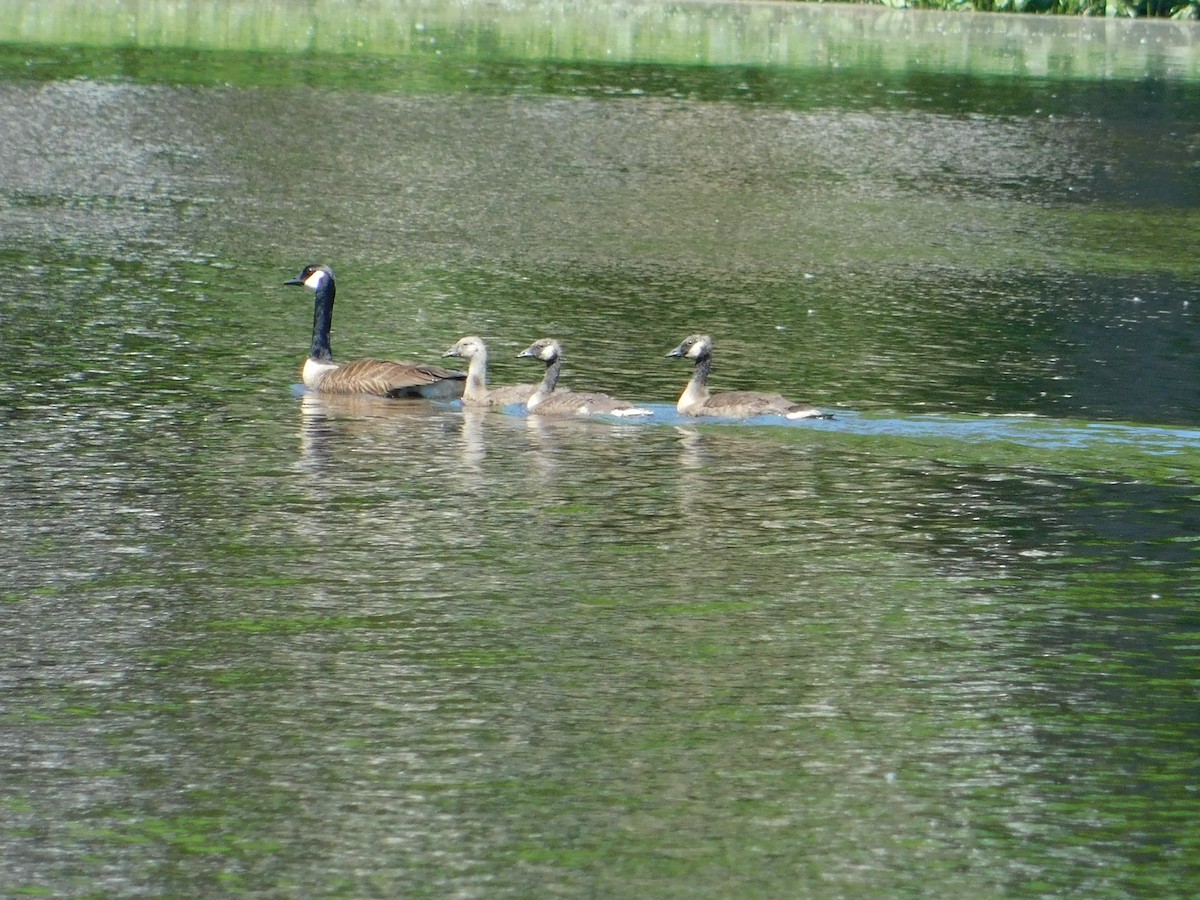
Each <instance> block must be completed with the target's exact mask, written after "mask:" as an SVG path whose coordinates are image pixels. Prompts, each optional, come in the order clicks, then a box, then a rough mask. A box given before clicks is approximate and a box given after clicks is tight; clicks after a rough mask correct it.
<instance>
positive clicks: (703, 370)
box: [686, 355, 712, 400]
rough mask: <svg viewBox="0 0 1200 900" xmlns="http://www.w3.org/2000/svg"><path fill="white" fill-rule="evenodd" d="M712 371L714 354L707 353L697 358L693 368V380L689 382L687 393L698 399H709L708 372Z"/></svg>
mask: <svg viewBox="0 0 1200 900" xmlns="http://www.w3.org/2000/svg"><path fill="white" fill-rule="evenodd" d="M711 371H712V356H711V355H705V356H702V357H700V358H699V359H698V360H696V367H695V368H694V369H692V380H691V381H689V382H688V386H687V392H686V393H687V394H688V396H689V397H690V398H693V399H696V400H706V399H708V373H709V372H711Z"/></svg>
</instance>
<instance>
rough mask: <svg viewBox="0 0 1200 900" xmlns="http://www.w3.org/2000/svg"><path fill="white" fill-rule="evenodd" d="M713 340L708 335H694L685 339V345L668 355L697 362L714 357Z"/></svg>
mask: <svg viewBox="0 0 1200 900" xmlns="http://www.w3.org/2000/svg"><path fill="white" fill-rule="evenodd" d="M712 346H713V345H712V338H710V337H709V336H708V335H707V334H693V335H692V336H691V337H686V338H684V339H683V343H682V344H680V345H679V346H678V347H676V348H675V349H674V350H672V351H671V352H670V353H668V354H667V356H668V357H671V356H675V357H682V358H684V359H693V360H696V361H699V360H702V359H706V358H708V357H710V356H712Z"/></svg>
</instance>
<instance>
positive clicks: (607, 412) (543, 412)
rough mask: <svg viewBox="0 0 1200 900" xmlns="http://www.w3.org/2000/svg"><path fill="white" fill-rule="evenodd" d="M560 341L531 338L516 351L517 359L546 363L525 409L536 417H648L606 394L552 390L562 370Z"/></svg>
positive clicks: (634, 407) (637, 408)
mask: <svg viewBox="0 0 1200 900" xmlns="http://www.w3.org/2000/svg"><path fill="white" fill-rule="evenodd" d="M562 356H563V349H562V344H560V343H559V342H558V341H556V340H554V339H553V338H543V339H542V340H540V341H534V342H533V343H532V344H530V345H529V346H528V347H526V348H525V349H524V350H522V351H521V352H520V353H518V354H517V358H518V359H538V360H541V361H542V362H544V363H545V364H546V375H545V377H543V378H542V383H541V384H540V385H538V388H537V390H536V391H534V392H533V394H532V395H530V397H529V399H528V400H526V401H525V408H526V409H528V410H529V411H530V412H531V413H535V414H537V415H539V416H652V415H654V413H653V411H652V410H649V409H642V408H641V407H638V406H634V405H633V404H632V403H626V402H625V401H624V400H617V399H615V398H613V397H610V396H608V395H607V394H597V393H593V392H591V391H556V390H555V387H556V386H557V384H558V376H559V374H560V373H561V372H562Z"/></svg>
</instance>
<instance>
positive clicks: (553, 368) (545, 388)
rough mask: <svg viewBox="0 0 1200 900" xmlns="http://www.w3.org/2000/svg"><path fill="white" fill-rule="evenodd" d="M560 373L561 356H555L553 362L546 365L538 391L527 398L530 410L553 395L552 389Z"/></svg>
mask: <svg viewBox="0 0 1200 900" xmlns="http://www.w3.org/2000/svg"><path fill="white" fill-rule="evenodd" d="M561 372H562V357H561V356H556V357H554V359H553V360H551V361H550V362H548V363H546V374H545V375H543V376H542V383H541V384H540V385H538V389H537V390H536V391H534V393H533V396H532V397H530V398H529V401H528V403H527V405H528V407H529V408H530V409H533V407H535V406H536V405H537V404H539V403H541V402H542V401H543V400H545V399H546V398H547V397H549V396H550V395H551V394H553V393H554V387H555V385H557V384H558V376H559V374H560V373H561Z"/></svg>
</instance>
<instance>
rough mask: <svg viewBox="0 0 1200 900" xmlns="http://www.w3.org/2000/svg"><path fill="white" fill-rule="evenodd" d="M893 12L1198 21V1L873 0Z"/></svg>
mask: <svg viewBox="0 0 1200 900" xmlns="http://www.w3.org/2000/svg"><path fill="white" fill-rule="evenodd" d="M874 2H878V3H881V4H883V5H884V6H891V7H894V8H896V9H944V10H974V11H977V12H1032V13H1051V14H1059V15H1067V16H1124V17H1128V18H1142V17H1150V18H1164V19H1165V18H1170V19H1200V0H874Z"/></svg>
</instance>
